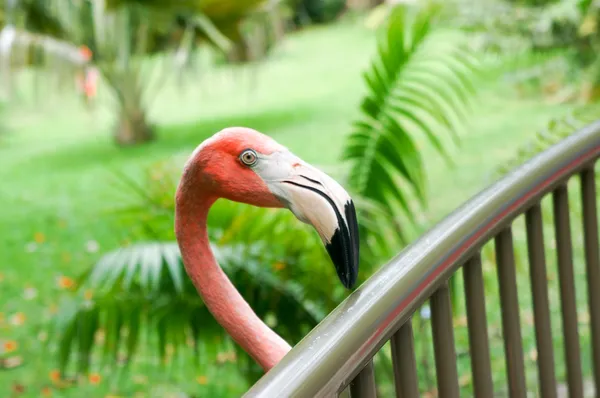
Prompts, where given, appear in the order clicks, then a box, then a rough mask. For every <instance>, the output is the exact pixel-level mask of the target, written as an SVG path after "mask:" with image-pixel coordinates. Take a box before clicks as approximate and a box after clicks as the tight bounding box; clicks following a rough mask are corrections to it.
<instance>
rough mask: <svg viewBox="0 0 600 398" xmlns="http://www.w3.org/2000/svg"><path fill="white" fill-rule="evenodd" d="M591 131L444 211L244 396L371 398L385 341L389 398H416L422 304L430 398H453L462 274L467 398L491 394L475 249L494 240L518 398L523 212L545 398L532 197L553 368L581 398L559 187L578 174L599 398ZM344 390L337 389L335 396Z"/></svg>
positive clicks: (596, 127) (546, 343)
mask: <svg viewBox="0 0 600 398" xmlns="http://www.w3.org/2000/svg"><path fill="white" fill-rule="evenodd" d="M599 156H600V121H598V122H596V123H593V124H591V125H589V126H587V127H585V128H583V129H582V130H580V131H578V132H576V133H575V134H573V135H571V136H569V137H568V138H566V139H564V140H563V141H561V142H560V143H559V144H557V145H554V146H553V147H551V148H549V149H548V150H546V151H545V152H543V153H541V154H539V155H537V156H535V157H534V158H532V159H531V160H529V161H528V162H526V163H525V164H523V165H522V166H520V167H519V168H517V169H516V170H514V171H513V172H511V173H510V174H508V175H507V176H506V177H504V178H502V179H501V180H500V181H498V182H496V183H495V184H493V185H492V186H490V187H489V188H487V189H485V190H484V191H482V192H481V193H480V194H478V195H476V196H475V197H474V198H472V199H471V200H470V201H468V202H467V203H465V204H464V205H463V206H461V207H460V208H458V209H457V210H455V211H454V212H453V213H452V214H450V215H449V216H448V217H446V218H445V219H444V220H443V221H441V222H440V223H439V224H438V225H436V226H435V227H434V228H433V229H431V230H430V231H429V232H427V233H425V234H424V235H423V236H421V237H420V238H419V239H418V240H417V241H415V242H414V243H412V244H411V245H410V246H408V247H407V248H406V249H405V250H403V251H402V252H401V253H400V254H399V255H397V256H396V257H395V258H394V259H392V260H391V261H390V262H389V263H388V264H386V265H385V266H383V267H382V268H381V269H379V270H378V271H377V272H376V273H375V274H374V275H373V276H371V278H369V280H367V281H366V282H365V283H364V284H363V285H362V286H360V287H359V288H358V289H357V290H356V291H354V292H353V293H352V294H351V295H349V296H348V298H347V299H346V300H344V301H343V302H342V303H341V304H340V305H339V306H338V307H337V308H336V309H335V310H334V311H333V312H331V313H330V314H329V315H328V316H327V317H326V318H325V319H324V320H323V321H322V322H321V323H320V324H319V325H317V326H316V327H315V328H314V329H313V330H312V331H311V332H310V333H309V334H308V335H307V336H306V337H305V338H304V339H303V340H302V341H301V342H300V343H298V344H297V345H296V346H295V347H294V348H293V349H292V350H291V351H290V352H289V353H288V355H286V356H285V357H284V358H283V360H282V361H281V362H280V363H279V364H278V365H277V366H275V367H274V368H273V369H272V370H271V371H269V372H268V373H267V374H265V375H264V376H263V377H262V378H261V379H260V380H259V381H258V382H257V383H256V384H255V385H254V386H253V387H252V388H251V389H250V390H249V391H248V392H247V393H246V395H245V396H248V397H269V398H272V397H335V396H339V395H340V394H344V395H345V394H347V393H348V390H349V391H350V394H351V396H352V398H356V397H375V396H376V394H377V393H376V384H375V375H374V366H373V357H374V355H375V354H376V353H377V352H378V351H379V350H380V349H381V348H382V346H383V345H384V344H385V343H387V342H388V341H390V340H391V353H392V362H393V373H394V379H395V380H394V381H395V388H396V396H397V397H404V398H406V397H418V396H419V390H418V379H417V367H416V361H415V350H414V336H413V329H412V322H411V315H412V314H413V313H414V312H415V311H416V310H417V309H418V308H419V307H420V306H421V305H422V304H424V303H425V302H426V301H427V300H428V301H429V305H430V307H431V325H432V335H433V346H434V356H435V370H436V375H437V390H438V395H439V396H440V397H458V396H459V381H458V372H457V360H456V348H455V342H454V330H453V327H454V326H453V322H452V307H451V300H450V294H449V288H448V280H449V278H450V277H451V276H452V275H453V273H454V272H456V271H457V269H458V268H459V267H461V266H464V270H463V277H464V294H465V303H466V304H465V305H466V317H467V328H468V340H469V354H470V358H471V369H472V379H473V389H474V395H475V396H476V397H492V396H494V391H493V385H492V371H491V364H490V349H489V337H488V321H487V318H486V305H485V298H486V295H485V293H484V283H483V272H482V261H481V248H482V246H483V245H484V244H486V243H488V242H489V241H491V240H494V247H495V252H496V263H497V276H498V286H499V298H500V305H501V313H502V316H501V321H502V336H503V340H504V352H505V364H506V372H507V382H508V395H509V396H510V397H525V396H526V394H527V392H526V382H525V366H524V354H523V343H522V336H521V324H520V311H519V303H518V295H517V283H516V269H515V255H514V248H513V231H512V223H513V220H514V219H515V218H516V217H518V216H520V215H523V214H525V220H526V237H527V248H528V258H529V272H530V283H531V294H532V302H533V318H534V325H535V338H536V345H537V352H538V360H537V364H538V381H539V385H538V389H539V391H540V393H541V396H542V397H555V396H556V395H557V380H556V375H555V362H554V347H553V342H552V335H551V326H550V306H549V300H548V293H549V291H548V282H547V278H546V274H547V271H546V260H545V255H544V237H543V228H542V210H541V200H542V198H543V197H544V196H545V195H547V194H550V195H552V200H553V212H554V229H555V238H556V256H557V264H558V276H559V287H560V288H559V290H560V298H561V300H560V301H561V308H560V309H561V313H562V331H563V339H564V347H565V356H564V358H565V365H566V370H567V377H566V378H567V383H568V389H569V396H570V397H582V396H583V380H582V365H581V357H580V355H581V354H580V344H579V331H578V323H577V311H576V301H575V284H574V272H573V259H572V258H573V256H572V251H573V249H572V242H571V240H572V237H571V230H570V221H571V220H570V214H569V204H568V195H567V194H568V192H567V181H568V180H569V179H570V178H571V177H573V176H575V175H577V174H578V175H579V176H580V182H581V205H582V214H583V215H582V218H583V234H584V252H585V261H586V274H587V275H586V277H587V284H588V288H587V290H588V304H589V308H588V310H589V315H590V328H591V337H590V341H591V351H592V362H593V378H594V381H595V383H596V391H600V388H599V387H600V385H599V383H600V264H599V260H598V222H597V208H596V207H597V204H596V200H597V196H596V186H595V175H594V164H595V161H596V159H597V158H598V157H599ZM348 386H349V388H347V387H348Z"/></svg>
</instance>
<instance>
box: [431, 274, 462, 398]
mask: <svg viewBox="0 0 600 398" xmlns="http://www.w3.org/2000/svg"><path fill="white" fill-rule="evenodd" d="M431 326H432V329H433V348H434V351H435V369H436V374H437V383H438V396H439V397H441V398H459V388H458V372H457V370H456V349H455V347H454V325H453V324H452V306H451V305H450V290H449V289H448V283H447V282H444V284H443V285H442V286H440V287H439V288H438V290H436V292H435V293H433V295H432V296H431Z"/></svg>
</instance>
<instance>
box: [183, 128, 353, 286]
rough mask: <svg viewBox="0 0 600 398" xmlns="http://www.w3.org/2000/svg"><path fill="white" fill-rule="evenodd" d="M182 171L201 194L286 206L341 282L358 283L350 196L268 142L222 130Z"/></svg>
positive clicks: (247, 133)
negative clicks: (310, 230)
mask: <svg viewBox="0 0 600 398" xmlns="http://www.w3.org/2000/svg"><path fill="white" fill-rule="evenodd" d="M185 173H188V174H190V173H191V174H192V175H191V176H190V178H191V179H193V181H194V182H195V184H194V185H196V186H198V187H201V189H202V191H203V195H207V196H210V197H212V198H225V199H229V200H233V201H236V202H242V203H247V204H251V205H254V206H259V207H280V208H282V207H285V208H288V209H289V210H291V211H292V213H293V214H294V215H295V216H296V218H298V219H299V220H300V221H302V222H304V223H307V224H310V225H312V226H313V227H314V228H315V230H316V231H317V233H318V234H319V236H320V238H321V240H322V241H323V244H324V245H325V248H326V249H327V252H328V254H329V256H330V257H331V260H332V262H333V264H334V266H335V269H336V271H337V274H338V277H339V278H340V281H341V282H342V284H343V285H344V286H345V287H346V288H348V289H350V288H352V287H353V286H354V284H355V283H356V278H357V276H358V257H359V240H358V225H357V221H356V211H355V209H354V203H353V201H352V199H351V197H350V195H348V193H347V192H346V190H345V189H344V188H343V187H342V186H341V185H340V184H339V183H337V182H336V181H335V180H334V179H333V178H331V177H330V176H328V175H327V174H325V173H324V172H322V171H320V170H319V169H317V168H315V167H313V166H311V165H309V164H307V163H306V162H304V161H303V160H302V159H300V158H299V157H298V156H296V155H294V154H293V153H291V152H290V151H289V150H288V149H287V148H285V147H284V146H282V145H280V144H279V143H277V142H276V141H275V140H273V139H272V138H270V137H268V136H266V135H264V134H262V133H259V132H258V131H256V130H252V129H249V128H243V127H231V128H226V129H224V130H221V131H219V132H218V133H216V134H214V135H213V136H212V137H210V138H208V139H206V140H205V141H204V142H202V143H201V144H200V145H199V146H198V148H197V149H196V150H195V151H194V153H193V154H192V156H191V157H190V160H189V161H188V163H187V165H186V171H185ZM185 173H184V174H185ZM179 189H180V190H181V189H182V188H181V186H180V188H179ZM178 194H179V193H178Z"/></svg>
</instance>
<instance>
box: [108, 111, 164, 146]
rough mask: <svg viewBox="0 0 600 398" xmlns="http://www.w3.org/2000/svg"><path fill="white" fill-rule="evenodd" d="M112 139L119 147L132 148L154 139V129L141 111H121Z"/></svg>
mask: <svg viewBox="0 0 600 398" xmlns="http://www.w3.org/2000/svg"><path fill="white" fill-rule="evenodd" d="M120 112H121V114H120V115H119V121H118V123H117V126H116V129H115V133H114V137H115V141H116V143H117V144H118V145H120V146H132V145H137V144H141V143H144V142H148V141H152V140H153V139H154V137H155V136H154V129H153V127H152V126H151V125H150V124H149V123H148V121H147V119H146V115H145V114H144V112H143V111H142V110H127V109H121V111H120Z"/></svg>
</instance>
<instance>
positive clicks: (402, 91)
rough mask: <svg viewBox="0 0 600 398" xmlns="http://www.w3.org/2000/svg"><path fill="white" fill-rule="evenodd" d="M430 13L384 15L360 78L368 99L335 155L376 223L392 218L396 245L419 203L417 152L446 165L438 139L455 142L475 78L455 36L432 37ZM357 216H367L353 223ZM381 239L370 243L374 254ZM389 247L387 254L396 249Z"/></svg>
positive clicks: (421, 186)
mask: <svg viewBox="0 0 600 398" xmlns="http://www.w3.org/2000/svg"><path fill="white" fill-rule="evenodd" d="M438 12H439V8H438V7H437V6H427V7H424V8H414V7H410V6H405V5H398V6H395V7H393V8H392V9H391V10H390V12H389V16H388V20H387V23H386V25H385V26H384V29H383V31H382V32H381V36H380V37H379V40H378V46H377V48H378V51H377V55H376V57H375V58H374V59H373V61H372V64H371V66H370V68H369V69H368V70H367V71H366V72H365V74H364V79H365V83H366V85H367V88H368V94H367V95H366V97H365V98H364V99H363V101H362V104H361V107H360V108H361V117H360V118H359V119H358V120H356V121H355V123H354V130H353V132H352V134H351V135H350V136H349V138H348V140H347V142H346V146H345V148H344V153H343V158H344V159H345V160H348V161H349V163H350V174H349V185H350V186H351V188H352V190H353V191H354V192H355V193H356V194H358V195H360V196H362V197H363V198H365V199H368V200H369V201H370V202H372V204H376V205H377V206H378V207H379V208H380V212H382V211H383V212H384V213H387V216H386V217H382V218H381V219H382V221H383V222H386V221H385V218H387V219H388V221H387V223H388V225H389V224H390V221H389V220H392V224H393V225H391V231H393V234H394V235H398V236H399V237H400V242H402V243H404V244H406V243H407V242H408V240H409V239H410V237H409V234H408V233H407V231H406V229H407V228H406V226H405V225H407V224H408V225H414V224H415V223H416V222H417V220H416V219H415V217H414V214H415V212H414V202H415V201H417V202H418V203H420V205H421V206H425V205H426V201H427V193H426V189H425V168H424V160H423V158H422V155H421V148H422V146H423V144H424V143H428V144H431V145H432V147H433V148H434V149H435V151H436V152H437V153H438V154H439V155H440V156H442V157H443V158H444V159H445V160H446V161H447V162H448V163H449V164H451V156H450V154H449V152H448V150H447V147H448V145H449V143H448V142H447V140H446V139H445V138H446V137H449V138H450V139H451V140H452V141H453V142H454V143H458V141H459V132H460V129H461V127H462V123H463V121H464V119H465V117H466V116H467V114H468V109H469V105H470V103H471V100H472V98H473V96H474V94H475V91H476V89H475V88H476V85H475V81H476V78H477V76H478V75H477V73H478V72H479V66H478V63H477V60H476V59H475V58H474V57H473V56H472V54H471V53H470V51H469V50H468V49H467V47H466V45H465V41H464V40H463V38H462V37H461V36H455V35H452V34H448V33H447V32H443V33H439V34H438V33H437V32H435V31H434V29H433V27H432V23H433V21H434V20H435V17H436V15H437V14H438ZM365 218H370V216H369V212H368V211H367V212H366V213H364V214H363V215H362V216H361V217H360V218H359V219H363V220H364V219H365ZM378 229H379V230H381V226H378V227H376V228H375V229H370V228H367V230H368V231H370V232H372V233H378V232H377V231H378ZM387 236H389V235H386V237H387ZM385 240H386V239H383V236H382V237H381V238H376V237H375V238H373V239H372V241H374V242H375V241H376V242H379V243H378V245H377V246H378V250H382V252H385V251H386V249H385V248H384V246H385ZM393 246H395V247H394V249H393V250H390V251H387V254H388V255H387V256H389V255H390V254H391V253H393V252H395V251H397V250H398V248H399V247H398V246H396V245H395V244H394V245H393ZM387 256H386V257H387Z"/></svg>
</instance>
